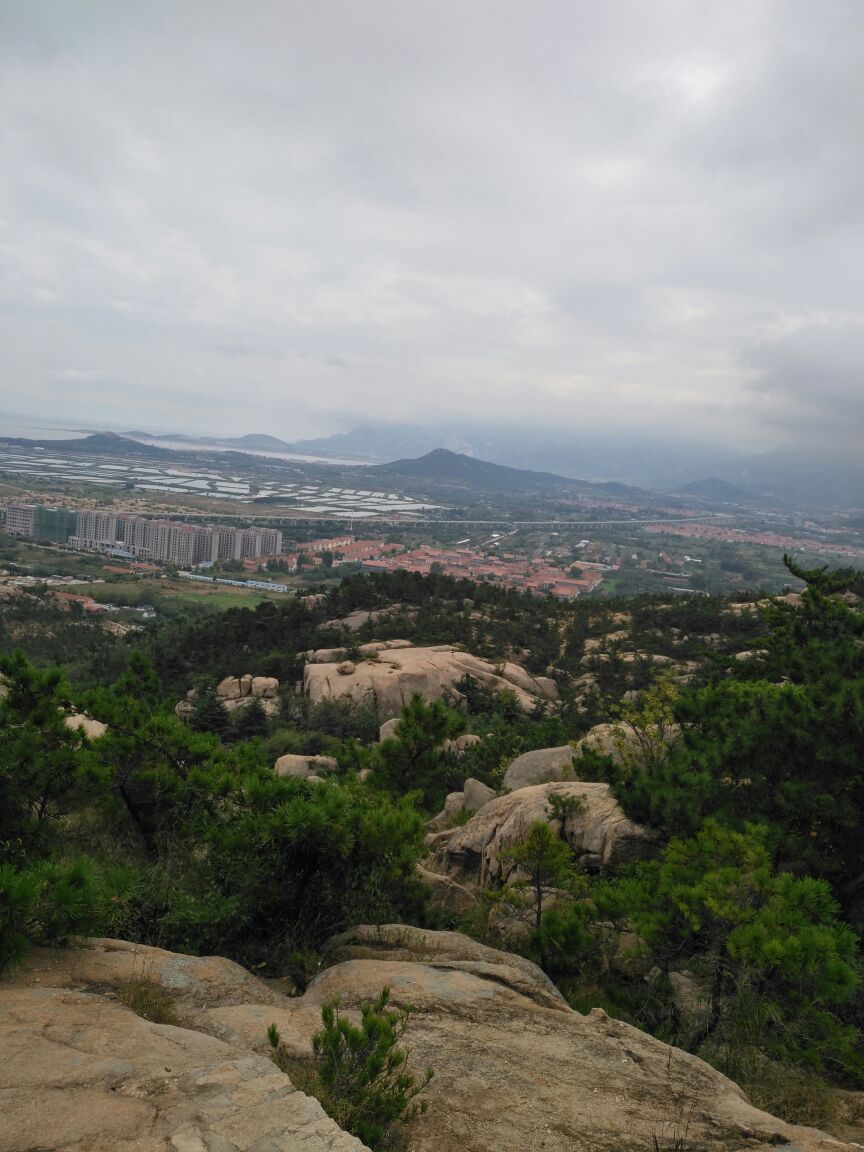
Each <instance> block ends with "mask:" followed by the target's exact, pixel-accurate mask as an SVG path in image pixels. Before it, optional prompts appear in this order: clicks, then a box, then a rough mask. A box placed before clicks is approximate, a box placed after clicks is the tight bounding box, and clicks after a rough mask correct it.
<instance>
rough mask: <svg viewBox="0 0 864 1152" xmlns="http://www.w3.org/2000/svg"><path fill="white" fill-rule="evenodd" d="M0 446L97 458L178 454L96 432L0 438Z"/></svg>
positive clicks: (159, 457)
mask: <svg viewBox="0 0 864 1152" xmlns="http://www.w3.org/2000/svg"><path fill="white" fill-rule="evenodd" d="M0 444H8V445H10V446H13V447H16V448H48V449H50V450H51V451H52V452H76V453H93V454H94V455H97V456H111V455H118V456H143V457H146V458H147V459H148V460H176V459H177V453H176V452H172V451H171V449H170V448H158V447H157V446H156V445H155V444H142V443H141V442H140V441H138V440H130V439H128V437H126V436H118V435H117V434H116V433H115V432H94V433H93V434H92V435H90V436H81V437H79V438H77V439H75V440H27V439H25V438H24V437H22V436H0Z"/></svg>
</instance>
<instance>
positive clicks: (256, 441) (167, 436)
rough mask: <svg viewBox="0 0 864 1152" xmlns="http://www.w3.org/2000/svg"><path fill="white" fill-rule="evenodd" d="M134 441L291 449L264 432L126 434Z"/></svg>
mask: <svg viewBox="0 0 864 1152" xmlns="http://www.w3.org/2000/svg"><path fill="white" fill-rule="evenodd" d="M126 435H127V436H131V437H134V438H135V439H136V440H148V441H151V442H159V443H165V444H170V443H181V444H201V445H202V446H206V447H208V448H210V447H212V448H233V449H237V450H239V451H243V450H244V449H245V451H247V452H291V451H293V450H294V449H293V447H292V445H291V444H289V443H288V442H287V441H286V440H280V439H279V437H278V436H268V435H267V433H266V432H249V433H248V434H247V435H245V436H184V435H182V433H179V432H166V433H163V434H159V435H156V434H155V433H152V432H138V431H134V432H127V433H126Z"/></svg>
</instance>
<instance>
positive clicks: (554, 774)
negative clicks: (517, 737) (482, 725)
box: [503, 744, 573, 792]
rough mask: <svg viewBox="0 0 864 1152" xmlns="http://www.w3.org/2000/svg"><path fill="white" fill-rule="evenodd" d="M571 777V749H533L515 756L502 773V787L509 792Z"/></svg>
mask: <svg viewBox="0 0 864 1152" xmlns="http://www.w3.org/2000/svg"><path fill="white" fill-rule="evenodd" d="M572 775H573V748H572V747H571V745H570V744H564V745H562V746H561V747H560V748H535V749H534V751H533V752H523V753H522V755H521V756H517V757H516V759H515V760H514V761H513V763H512V764H510V766H509V767H508V769H507V771H506V772H505V773H504V781H503V783H504V787H505V788H508V789H509V790H510V791H511V792H515V791H516V789H517V788H527V787H529V786H530V785H532V784H546V783H549V782H550V781H553V780H565V779H567V778H568V776H571V777H572Z"/></svg>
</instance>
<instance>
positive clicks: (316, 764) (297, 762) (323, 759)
mask: <svg viewBox="0 0 864 1152" xmlns="http://www.w3.org/2000/svg"><path fill="white" fill-rule="evenodd" d="M338 768H339V765H338V764H337V763H336V761H335V760H334V759H333V757H332V756H298V755H296V754H293V753H290V752H289V753H286V755H285V756H280V757H279V759H278V760H277V761H276V763H275V764H274V765H273V771H274V772H275V773H276V775H277V776H301V777H306V779H309V777H311V776H319V777H320V776H327V775H329V774H330V773H331V772H336V771H337V770H338Z"/></svg>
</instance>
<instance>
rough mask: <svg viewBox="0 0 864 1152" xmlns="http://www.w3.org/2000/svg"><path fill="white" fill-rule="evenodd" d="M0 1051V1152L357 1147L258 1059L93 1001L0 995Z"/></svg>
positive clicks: (11, 989)
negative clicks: (1, 1055) (26, 1151)
mask: <svg viewBox="0 0 864 1152" xmlns="http://www.w3.org/2000/svg"><path fill="white" fill-rule="evenodd" d="M265 1011H266V1009H265ZM0 1050H2V1052H3V1063H2V1070H0V1149H2V1150H3V1152H25V1150H29V1149H40V1152H85V1150H86V1152H162V1150H173V1152H251V1150H252V1149H260V1150H262V1152H263V1150H264V1149H277V1148H291V1149H297V1150H298V1152H299V1150H300V1149H302V1150H303V1152H362V1149H363V1147H364V1145H362V1144H361V1143H360V1141H359V1140H357V1139H355V1138H354V1137H352V1136H349V1135H347V1134H346V1133H344V1132H342V1131H341V1129H339V1128H338V1126H337V1125H336V1124H335V1122H334V1121H333V1120H330V1119H329V1118H328V1117H327V1116H326V1115H325V1114H324V1111H323V1109H322V1108H321V1106H320V1104H319V1103H318V1102H317V1101H316V1100H313V1099H311V1098H310V1097H308V1096H305V1095H303V1093H301V1092H298V1091H297V1090H296V1089H295V1088H294V1086H293V1085H292V1083H291V1081H290V1080H289V1079H288V1077H287V1076H285V1075H283V1073H281V1072H279V1071H278V1069H277V1068H276V1067H275V1066H274V1064H273V1063H272V1061H271V1060H269V1059H268V1058H267V1057H266V1056H259V1055H255V1054H253V1053H252V1052H250V1051H249V1049H248V1048H247V1047H245V1046H242V1045H241V1046H231V1045H228V1044H225V1043H224V1042H223V1041H221V1040H217V1039H215V1038H214V1037H212V1036H207V1035H204V1034H203V1033H202V1032H199V1031H192V1030H190V1029H188V1028H178V1027H170V1026H166V1025H160V1024H152V1023H150V1022H148V1021H146V1020H142V1019H141V1018H140V1017H138V1016H136V1015H134V1013H132V1012H131V1011H130V1010H129V1009H127V1008H124V1007H123V1006H122V1005H121V1004H119V1003H117V1002H116V1001H111V1000H108V999H106V998H104V997H103V996H99V995H93V994H90V993H82V992H77V991H72V990H70V989H58V988H27V987H21V986H20V985H13V984H4V985H2V986H0Z"/></svg>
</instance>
